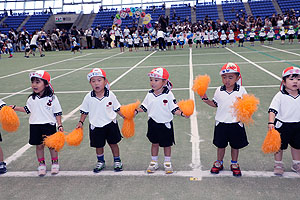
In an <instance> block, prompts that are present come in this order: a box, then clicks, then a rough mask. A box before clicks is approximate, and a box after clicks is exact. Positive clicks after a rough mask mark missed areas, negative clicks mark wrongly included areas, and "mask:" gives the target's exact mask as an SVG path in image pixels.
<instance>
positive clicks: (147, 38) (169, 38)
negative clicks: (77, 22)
mask: <svg viewBox="0 0 300 200" xmlns="http://www.w3.org/2000/svg"><path fill="white" fill-rule="evenodd" d="M296 34H297V39H298V42H299V43H300V29H298V30H297V33H296V32H295V30H294V28H293V26H291V27H289V29H288V30H287V31H286V30H285V28H284V27H282V28H281V29H280V31H279V35H280V40H281V42H282V44H284V41H285V39H286V35H287V38H288V39H289V44H293V42H294V38H295V35H296ZM275 35H276V34H275V32H274V30H273V27H270V28H269V29H268V30H266V29H265V28H261V29H260V31H258V33H256V32H255V29H251V31H250V32H249V33H248V34H247V33H245V32H244V30H242V29H241V30H239V31H238V33H234V32H233V30H229V32H228V33H227V32H225V31H224V30H212V29H211V30H200V29H199V30H197V31H194V32H192V31H188V32H185V31H182V32H180V33H175V32H174V31H173V32H172V31H166V32H163V31H162V30H161V29H154V30H152V31H148V32H147V33H141V34H139V33H138V31H136V32H135V33H133V34H132V35H130V34H129V35H127V36H125V37H124V36H123V34H122V33H121V35H120V40H118V42H119V47H120V50H121V52H124V50H125V49H124V47H128V48H129V51H132V50H133V47H134V50H135V51H138V50H139V48H140V47H144V50H145V51H148V50H160V51H166V50H171V48H172V46H173V49H174V50H176V46H177V45H179V47H180V48H183V46H184V45H185V44H188V45H189V47H190V48H192V47H193V44H196V48H198V47H199V48H201V47H202V46H203V47H204V48H207V47H217V48H219V47H220V46H221V47H223V48H224V47H226V45H227V43H229V45H230V47H234V43H235V42H237V41H236V40H237V39H238V47H243V46H244V42H245V41H246V40H249V41H250V44H251V46H254V42H255V40H256V39H257V38H258V39H259V41H260V43H261V44H264V41H265V40H268V42H269V43H268V44H270V45H271V44H273V40H274V37H275ZM149 47H150V48H149Z"/></svg>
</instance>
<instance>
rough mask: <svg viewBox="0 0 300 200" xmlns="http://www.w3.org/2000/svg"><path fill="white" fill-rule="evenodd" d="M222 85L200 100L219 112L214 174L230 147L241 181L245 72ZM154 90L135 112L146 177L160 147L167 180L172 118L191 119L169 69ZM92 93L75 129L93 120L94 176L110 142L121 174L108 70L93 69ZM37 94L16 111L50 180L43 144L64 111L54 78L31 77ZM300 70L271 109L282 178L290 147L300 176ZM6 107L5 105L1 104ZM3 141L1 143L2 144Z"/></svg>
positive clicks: (236, 71) (233, 67)
mask: <svg viewBox="0 0 300 200" xmlns="http://www.w3.org/2000/svg"><path fill="white" fill-rule="evenodd" d="M219 74H220V76H221V80H222V83H223V85H222V86H220V87H218V88H217V89H216V91H215V94H214V97H213V98H212V99H209V98H208V96H207V95H206V94H204V95H203V96H201V98H202V100H203V102H204V103H206V104H208V105H209V106H211V107H215V108H216V109H217V112H216V115H215V130H214V136H213V144H214V145H215V146H216V147H217V160H216V161H215V162H214V164H213V167H212V168H211V173H213V174H218V173H219V172H220V171H221V170H223V168H224V167H223V166H224V161H223V159H224V155H225V150H226V147H227V146H228V144H229V145H230V147H231V165H230V170H231V171H232V174H233V176H241V175H242V173H241V170H240V166H239V163H238V156H239V149H241V148H244V147H246V146H247V145H248V139H247V135H246V131H245V127H244V124H243V123H241V122H239V121H238V120H237V118H236V117H235V116H233V115H232V113H233V112H232V111H233V104H234V102H235V101H236V99H237V98H241V97H242V95H244V94H246V93H247V92H246V90H245V88H244V87H243V86H242V76H241V70H240V67H239V66H238V65H237V64H235V63H227V64H225V65H224V66H223V67H222V68H221V70H220V73H219ZM148 77H149V81H150V88H151V90H150V91H149V92H148V93H147V95H146V97H145V99H144V100H143V102H142V104H141V106H140V107H139V108H138V109H136V110H135V115H137V114H138V113H140V112H147V114H148V130H147V138H148V140H149V141H150V143H151V161H150V164H149V166H148V168H147V170H146V171H147V173H154V172H155V171H156V170H157V169H158V167H159V164H158V152H159V147H163V150H164V156H165V159H164V163H163V166H164V170H165V173H166V174H171V173H173V166H172V163H171V146H172V145H173V144H175V135H174V127H173V122H172V121H173V115H177V116H181V117H185V118H188V117H187V116H186V115H184V113H183V112H182V111H181V110H180V108H179V107H178V105H177V102H176V99H175V97H174V95H173V93H172V87H173V85H172V83H171V82H170V80H169V73H168V71H167V70H166V69H165V68H162V67H159V68H155V69H153V70H151V71H150V73H148ZM87 79H88V81H89V83H90V85H91V87H92V90H91V91H90V92H88V93H87V94H86V96H85V97H84V99H83V102H82V104H81V107H80V113H81V115H80V119H79V122H78V123H77V125H76V128H82V127H83V125H84V123H85V121H86V117H87V116H89V118H88V120H89V137H90V146H91V147H93V148H95V149H96V156H97V164H96V167H95V168H94V169H93V171H94V172H95V173H98V172H100V171H102V170H103V169H104V168H105V166H106V164H105V159H104V146H105V144H106V142H107V143H108V145H109V146H110V148H111V151H112V154H113V159H114V170H115V171H122V170H123V164H122V161H121V158H120V149H119V146H118V143H119V142H120V141H121V139H122V135H121V133H120V130H119V127H118V124H117V119H116V117H117V114H119V115H120V116H121V117H123V115H122V113H121V112H120V106H121V105H120V103H119V101H118V100H117V98H116V96H115V94H114V93H113V92H112V91H111V90H110V86H109V82H108V78H107V75H106V73H105V71H104V70H102V69H100V68H94V69H92V70H91V71H90V72H89V73H88V74H87ZM30 80H31V87H32V90H33V92H32V94H31V95H30V96H29V97H28V100H27V103H26V106H24V107H17V106H12V105H11V107H12V108H13V109H14V110H15V111H20V112H26V113H27V114H30V117H29V124H30V136H29V144H31V145H35V146H36V155H37V160H38V165H39V167H38V175H39V176H44V175H46V169H47V168H46V162H45V158H44V144H43V138H44V137H45V135H52V134H54V133H55V132H56V129H58V130H59V131H64V128H63V125H62V121H61V116H62V108H61V106H60V103H59V100H58V97H57V96H56V95H55V94H54V89H53V87H52V85H51V78H50V74H49V73H48V72H46V71H43V70H39V71H36V72H33V73H30ZM299 88H300V69H299V68H296V67H289V68H286V69H285V70H284V71H283V73H282V84H281V87H280V91H279V92H278V93H277V94H276V95H275V97H274V98H273V100H272V102H271V105H270V107H269V122H268V128H269V129H273V128H275V129H276V130H278V131H279V132H280V134H281V140H282V144H281V150H280V151H279V152H277V153H276V154H275V167H274V173H275V174H276V175H283V173H284V165H283V162H282V155H283V150H285V149H286V148H287V147H288V144H289V145H290V146H291V152H292V158H293V164H292V170H293V171H295V172H297V173H298V174H299V175H300V132H299V129H300V112H299V108H300V91H299ZM0 104H1V107H3V106H4V105H5V103H4V102H3V101H1V102H0ZM1 140H2V139H1V137H0V141H1ZM49 150H50V154H51V162H52V166H51V174H53V175H55V174H57V173H59V164H58V153H57V152H56V151H55V150H54V149H51V148H50V149H49ZM6 171H7V170H6V164H5V163H4V162H3V153H2V149H1V148H0V173H5V172H6Z"/></svg>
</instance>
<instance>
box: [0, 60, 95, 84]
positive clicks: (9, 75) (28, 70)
mask: <svg viewBox="0 0 300 200" xmlns="http://www.w3.org/2000/svg"><path fill="white" fill-rule="evenodd" d="M89 55H91V54H86V55H82V56H78V57H73V58H68V59H65V60H60V61H57V62H53V63H49V64H46V65H42V66H39V67H34V68H31V69H27V70H23V71H20V72H16V73H13V74H8V75H5V76H1V77H0V79H3V78H7V77H11V76H15V75H18V74H22V73H25V72H31V71H34V70H37V69H41V68H43V67H48V66H51V65H56V64H59V63H62V62H66V61H70V60H74V59H75V58H79V57H85V56H89Z"/></svg>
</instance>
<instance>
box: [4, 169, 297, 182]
mask: <svg viewBox="0 0 300 200" xmlns="http://www.w3.org/2000/svg"><path fill="white" fill-rule="evenodd" d="M199 175H200V176H199ZM83 176H86V177H97V176H137V177H138V176H147V177H153V176H155V177H187V178H190V180H191V181H197V180H200V179H199V177H202V178H204V177H205V178H222V177H232V178H236V177H233V176H232V172H231V171H221V172H220V173H219V174H211V173H210V171H209V170H206V171H201V170H198V171H174V173H173V174H165V172H164V171H161V170H158V171H156V172H155V173H153V174H147V173H146V171H122V172H114V171H107V170H103V171H101V172H100V173H94V172H92V170H91V171H60V172H59V173H58V174H57V175H51V173H50V172H47V174H46V177H53V178H56V177H83ZM0 177H2V178H5V177H11V178H12V177H38V176H37V171H9V172H7V173H5V174H2V175H0ZM243 177H249V178H256V177H257V178H270V177H277V176H275V175H274V173H273V172H270V171H242V177H241V178H243ZM278 178H289V179H290V178H293V179H294V178H300V176H299V175H298V174H297V173H295V172H285V173H284V174H283V176H282V177H278Z"/></svg>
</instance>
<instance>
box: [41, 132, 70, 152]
mask: <svg viewBox="0 0 300 200" xmlns="http://www.w3.org/2000/svg"><path fill="white" fill-rule="evenodd" d="M64 144H65V134H64V133H63V132H60V131H58V132H56V133H54V134H53V135H50V136H46V138H45V139H44V145H46V146H47V147H49V148H52V149H55V150H56V151H57V152H59V151H60V150H61V149H62V148H63V147H64Z"/></svg>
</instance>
